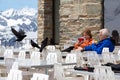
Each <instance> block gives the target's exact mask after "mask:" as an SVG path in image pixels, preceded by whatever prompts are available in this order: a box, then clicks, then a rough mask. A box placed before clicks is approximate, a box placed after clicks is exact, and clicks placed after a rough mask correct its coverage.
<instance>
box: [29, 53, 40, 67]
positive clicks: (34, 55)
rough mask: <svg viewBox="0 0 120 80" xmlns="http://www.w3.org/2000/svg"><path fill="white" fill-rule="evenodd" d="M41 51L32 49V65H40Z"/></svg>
mask: <svg viewBox="0 0 120 80" xmlns="http://www.w3.org/2000/svg"><path fill="white" fill-rule="evenodd" d="M40 54H41V53H40V52H37V51H32V53H31V55H30V59H31V61H32V63H31V64H32V65H38V64H40V60H41V59H40Z"/></svg>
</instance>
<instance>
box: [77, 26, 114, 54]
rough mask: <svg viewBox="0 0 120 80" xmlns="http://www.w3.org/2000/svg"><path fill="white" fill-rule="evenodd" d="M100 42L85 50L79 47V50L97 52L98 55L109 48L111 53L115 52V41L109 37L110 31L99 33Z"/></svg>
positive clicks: (102, 30) (103, 30)
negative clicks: (105, 48)
mask: <svg viewBox="0 0 120 80" xmlns="http://www.w3.org/2000/svg"><path fill="white" fill-rule="evenodd" d="M98 36H99V40H100V41H99V42H98V43H97V44H95V43H93V44H92V45H90V46H86V47H84V48H81V47H79V48H78V50H81V51H96V52H97V54H101V53H102V49H103V48H104V47H107V48H109V51H110V52H112V51H113V50H114V47H115V44H114V41H113V40H112V39H111V38H110V36H109V31H108V29H106V28H104V29H101V30H100V31H99V34H98Z"/></svg>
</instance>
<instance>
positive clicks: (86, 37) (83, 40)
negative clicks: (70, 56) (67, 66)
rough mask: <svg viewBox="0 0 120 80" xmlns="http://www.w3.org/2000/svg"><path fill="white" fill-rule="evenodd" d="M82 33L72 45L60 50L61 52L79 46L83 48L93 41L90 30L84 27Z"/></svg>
mask: <svg viewBox="0 0 120 80" xmlns="http://www.w3.org/2000/svg"><path fill="white" fill-rule="evenodd" d="M82 35H83V36H82V37H80V38H78V42H77V43H75V44H74V46H70V47H69V48H67V49H65V50H62V52H70V51H71V50H73V49H78V48H79V47H80V48H81V47H82V48H84V47H85V46H88V45H91V44H92V43H93V42H94V40H93V39H92V34H91V31H90V30H89V29H86V30H85V31H84V32H83V33H82Z"/></svg>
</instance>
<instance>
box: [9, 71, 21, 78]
mask: <svg viewBox="0 0 120 80" xmlns="http://www.w3.org/2000/svg"><path fill="white" fill-rule="evenodd" d="M7 80H22V71H21V70H14V69H11V70H10V73H9V74H8V77H7Z"/></svg>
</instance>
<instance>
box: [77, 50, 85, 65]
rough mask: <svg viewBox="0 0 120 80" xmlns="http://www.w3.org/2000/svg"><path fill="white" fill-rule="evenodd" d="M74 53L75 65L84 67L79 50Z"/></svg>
mask: <svg viewBox="0 0 120 80" xmlns="http://www.w3.org/2000/svg"><path fill="white" fill-rule="evenodd" d="M76 55H77V66H81V67H84V64H85V60H84V59H83V54H82V53H81V52H79V53H77V54H76Z"/></svg>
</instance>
